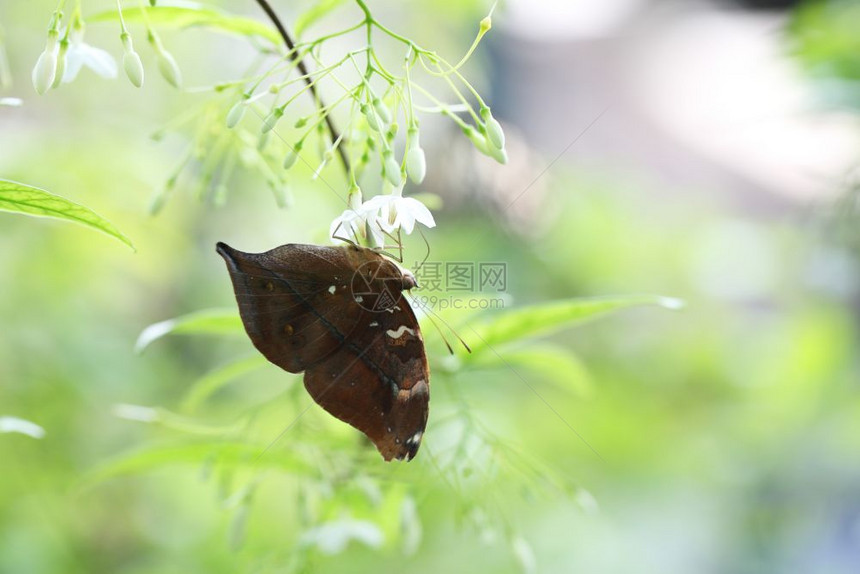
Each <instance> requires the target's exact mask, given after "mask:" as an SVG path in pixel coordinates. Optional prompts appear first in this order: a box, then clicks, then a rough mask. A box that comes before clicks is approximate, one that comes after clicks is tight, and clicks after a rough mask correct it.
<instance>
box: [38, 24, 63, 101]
mask: <svg viewBox="0 0 860 574" xmlns="http://www.w3.org/2000/svg"><path fill="white" fill-rule="evenodd" d="M58 39H59V34H58V33H57V31H56V30H51V31H50V32H48V43H47V45H46V46H45V49H44V50H43V51H42V53H41V54H39V59H38V60H37V61H36V65H35V66H34V67H33V87H34V88H36V92H37V93H38V94H40V95H41V94H44V93H45V92H47V91H48V89H49V88H50V87H51V85H52V84H53V83H54V78H56V76H57V53H58V52H59V45H58Z"/></svg>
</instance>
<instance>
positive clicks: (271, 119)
mask: <svg viewBox="0 0 860 574" xmlns="http://www.w3.org/2000/svg"><path fill="white" fill-rule="evenodd" d="M283 115H284V109H283V108H275V109H273V110H272V111H271V112H269V115H268V116H266V119H264V120H263V127H262V128H260V129H261V131H262V132H263V133H267V132H270V131H272V129H274V127H275V124H277V123H278V120H279V119H281V116H283Z"/></svg>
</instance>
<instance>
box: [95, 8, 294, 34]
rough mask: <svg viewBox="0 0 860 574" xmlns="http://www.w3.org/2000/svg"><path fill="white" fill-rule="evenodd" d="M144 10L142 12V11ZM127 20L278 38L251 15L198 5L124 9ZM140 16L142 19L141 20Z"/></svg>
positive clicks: (104, 17) (112, 13) (108, 18)
mask: <svg viewBox="0 0 860 574" xmlns="http://www.w3.org/2000/svg"><path fill="white" fill-rule="evenodd" d="M144 12H145V14H144ZM122 15H123V18H124V19H125V21H126V22H127V23H129V22H134V23H144V22H145V21H146V22H148V24H147V25H152V26H156V27H159V28H166V27H171V26H172V27H175V28H191V27H201V28H212V29H215V30H218V31H221V32H227V33H229V34H237V35H239V36H259V37H261V38H265V39H266V40H269V41H270V42H272V43H273V44H280V43H281V37H280V36H279V35H278V32H277V30H275V29H274V28H272V27H270V26H268V25H267V24H264V23H263V22H260V21H258V20H254V19H251V18H243V17H241V16H236V15H235V14H229V13H227V12H222V11H220V10H215V9H213V8H210V7H205V6H203V5H199V4H191V3H187V4H184V5H183V6H182V7H179V6H156V7H154V8H139V7H138V8H125V9H123V11H122ZM144 18H145V19H146V20H144ZM118 20H119V16H118V14H117V11H116V10H107V11H105V12H100V13H98V14H96V15H95V16H92V17H90V18H88V19H87V21H88V22H114V21H118Z"/></svg>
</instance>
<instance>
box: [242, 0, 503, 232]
mask: <svg viewBox="0 0 860 574" xmlns="http://www.w3.org/2000/svg"><path fill="white" fill-rule="evenodd" d="M356 4H358V6H359V8H361V10H362V11H363V12H364V19H363V20H362V21H360V22H359V23H358V24H356V25H354V26H351V27H349V28H346V29H344V30H341V31H338V32H334V33H331V34H329V35H328V36H325V37H323V38H321V39H318V40H315V41H313V42H309V43H297V44H295V45H293V46H292V48H291V49H290V50H289V51H288V52H287V53H286V54H283V55H281V57H280V58H279V59H278V60H277V62H275V64H274V65H273V67H272V68H270V69H269V71H267V72H265V73H263V74H260V75H258V76H256V77H254V78H253V79H249V81H248V82H246V83H236V84H234V89H235V90H236V92H235V93H236V96H237V98H236V99H233V100H232V101H230V105H229V108H227V107H225V120H226V121H225V125H226V126H227V127H228V128H230V129H235V128H238V127H239V124H240V122H241V121H242V119H243V117H244V116H245V110H246V109H249V108H251V109H254V110H255V112H256V114H255V115H258V116H259V117H260V118H262V122H261V123H260V124H259V125H260V142H261V147H262V146H263V145H265V144H266V141H267V139H268V134H270V133H273V132H274V131H275V130H276V128H277V127H278V126H279V125H283V123H285V122H286V121H287V120H289V123H290V124H291V125H290V126H285V129H284V132H283V133H281V134H278V139H280V140H282V141H283V142H284V143H285V144H286V149H285V151H284V154H285V155H282V156H280V157H282V158H283V161H282V162H281V163H282V165H283V169H284V170H290V169H292V168H293V166H295V165H296V164H297V163H304V164H306V165H310V164H309V163H308V162H309V161H313V162H316V168H315V169H314V171H313V178H317V177H319V176H320V174H321V172H322V171H323V170H324V169H325V167H326V166H327V165H328V164H330V163H331V162H332V160H333V158H335V157H336V156H337V155H338V154H339V155H340V157H341V159H342V160H343V165H344V167H345V168H346V171H347V177H348V180H349V181H351V182H356V181H359V180H360V179H361V178H362V176H363V173H364V171H365V170H366V169H367V168H368V167H369V166H372V167H373V168H375V169H376V170H378V171H377V173H378V174H379V176H380V177H379V179H378V180H375V179H374V180H371V181H381V182H382V183H381V185H382V186H387V187H389V188H392V189H393V190H394V191H393V192H392V193H388V194H385V193H383V194H380V195H377V196H375V197H373V198H371V199H370V200H368V201H366V202H361V200H360V199H359V200H358V202H357V203H356V199H355V195H356V194H355V192H354V191H351V192H350V197H349V203H350V208H349V209H348V210H346V211H345V212H344V213H343V214H342V215H341V216H340V217H338V218H337V219H336V220H335V221H334V222H333V223H332V235H333V236H336V237H342V238H345V239H349V240H350V241H360V240H362V239H363V240H365V241H366V242H368V243H369V244H371V245H380V244H381V243H382V238H383V236H384V235H386V234H391V233H392V232H393V231H396V230H402V231H404V232H406V233H410V232H411V231H412V230H413V229H414V226H415V222H416V221H417V222H419V223H422V224H424V225H427V226H428V227H432V225H433V218H432V215H431V214H430V212H429V210H428V209H427V208H426V207H425V206H424V205H423V204H421V203H420V202H419V201H417V200H415V199H414V198H411V199H410V198H403V197H402V192H401V190H402V188H403V186H404V185H405V183H406V181H407V180H409V181H411V182H412V183H414V184H421V183H422V182H423V180H424V178H425V175H426V173H427V159H426V156H425V153H424V149H423V148H422V147H421V141H420V137H419V118H418V114H419V113H425V114H437V115H441V116H443V117H447V118H449V119H450V120H451V121H453V122H454V123H455V124H456V125H457V126H458V127H459V128H460V129H461V130H462V131H463V132H464V133H465V135H466V136H467V137H468V138H469V139H470V140H471V141H472V142H473V144H474V145H475V147H476V148H477V149H478V150H479V151H480V152H481V153H484V154H485V155H488V156H489V157H492V158H493V159H495V160H496V161H498V162H499V163H506V162H507V152H506V151H505V135H504V132H503V130H502V127H501V125H500V124H499V122H498V121H497V120H496V119H495V118H494V117H493V115H492V113H491V111H490V108H489V106H488V105H487V104H486V103H485V102H484V100H483V99H482V98H481V96H480V95H479V94H478V92H477V90H475V88H474V87H473V86H472V85H471V84H470V83H469V82H468V81H467V80H466V79H465V78H464V76H463V75H462V73H461V72H460V68H461V66H462V65H463V64H464V63H465V62H466V60H467V59H468V58H469V56H470V55H471V54H472V52H473V51H474V50H475V48H476V46H477V45H478V42H479V41H480V39H481V38H482V37H483V36H484V34H486V33H487V31H489V29H490V28H491V26H492V22H491V19H490V17H489V16H488V17H486V18H484V19H483V20H482V21H481V23H480V26H479V30H478V35H477V37H476V39H475V41H474V43H473V45H472V47H471V48H470V49H469V51H468V52H467V54H466V55H465V56H464V57H463V58H462V59H461V60H460V62H458V63H457V64H451V63H448V62H447V61H446V60H445V59H444V58H442V57H441V56H439V55H438V54H437V53H436V52H434V51H431V50H427V49H425V48H422V47H421V46H419V45H417V44H416V43H414V42H413V41H411V40H409V39H407V38H405V37H403V36H400V35H399V34H396V33H395V32H393V31H391V30H390V29H389V28H387V27H386V26H385V25H383V24H381V23H380V22H379V21H378V20H376V19H375V18H374V17H373V16H372V15H371V13H370V11H369V10H368V8H367V6H366V5H365V3H364V2H363V1H361V0H357V2H356ZM353 33H355V34H359V33H361V41H363V42H364V45H363V47H360V48H357V49H355V50H353V51H350V52H348V53H346V54H345V55H343V56H342V57H341V58H339V59H338V60H336V61H334V62H331V61H323V60H322V59H321V50H319V49H318V48H319V45H320V43H321V42H323V41H325V40H326V39H329V38H334V37H344V36H348V35H352V34H353ZM375 34H382V35H383V36H386V37H388V38H389V39H393V40H395V41H397V42H401V43H402V44H403V45H404V47H405V57H404V58H403V60H402V62H401V64H400V68H394V67H388V63H385V62H383V58H381V57H380V55H379V54H377V52H376V51H375V49H374V45H373V41H372V38H373V36H374V35H375ZM304 59H307V60H308V61H310V62H311V63H312V65H313V67H314V69H313V71H308V69H307V68H306V67H305V65H304V63H303V62H304ZM296 71H298V72H299V73H300V74H299V76H298V77H293V74H294V72H296ZM421 71H423V73H424V75H426V76H430V77H432V78H435V79H442V80H443V81H444V82H445V83H447V85H448V86H449V87H450V90H451V93H452V94H453V95H454V96H455V97H456V99H457V100H458V101H457V102H455V103H445V102H443V101H442V100H440V99H438V98H437V97H436V96H435V95H434V94H433V93H432V92H431V91H430V90H428V89H425V88H424V87H423V86H422V85H421V84H420V83H419V81H418V79H417V78H415V77H413V76H416V75H417V73H418V72H421ZM347 77H349V78H352V80H346V78H347ZM329 81H331V82H334V83H335V84H337V86H338V87H339V88H340V90H341V93H342V96H341V97H340V98H338V99H337V100H335V101H333V102H331V103H329V104H323V103H322V102H321V101H320V99H319V92H318V91H317V90H318V89H319V86H320V85H322V83H323V82H329ZM297 82H302V83H303V84H304V86H303V87H301V88H299V89H295V88H294V86H295V85H296V83H297ZM304 92H309V93H310V95H311V96H312V97H313V98H314V100H315V102H316V104H317V105H316V108H315V109H314V110H313V112H312V113H310V114H307V115H303V116H301V117H298V118H296V117H295V116H293V117H292V118H290V115H291V114H290V113H289V112H290V111H291V110H292V109H293V108H290V106H291V104H293V102H295V101H296V99H297V98H298V97H299V96H300V95H301V94H302V93H304ZM265 100H269V101H271V103H270V104H268V105H266V104H263V101H265ZM346 106H348V107H349V113H348V115H345V116H344V117H345V118H346V120H345V129H344V130H343V132H342V133H340V134H338V133H337V132H336V131H335V128H334V127H333V126H334V124H335V123H340V122H337V121H335V122H333V121H332V118H333V117H334V114H335V112H336V110H337V109H338V108H339V107H346ZM288 108H289V109H288ZM228 110H229V111H228ZM403 127H405V129H403ZM288 131H289V132H293V133H292V134H289V135H288V134H287V132H288ZM309 137H310V138H311V139H312V140H315V142H316V143H317V144H319V145H318V146H314V147H318V148H319V150H318V153H316V154H313V155H310V154H309V156H307V157H306V156H303V155H302V153H301V152H302V150H303V149H307V148H308V146H306V145H305V144H306V142H307V139H308V138H309ZM314 156H315V157H314ZM312 157H313V159H311V158H312ZM299 159H301V160H302V161H301V162H298V161H297V160H299ZM311 167H313V166H311ZM363 184H364V183H363ZM353 185H354V184H353ZM356 187H357V186H356Z"/></svg>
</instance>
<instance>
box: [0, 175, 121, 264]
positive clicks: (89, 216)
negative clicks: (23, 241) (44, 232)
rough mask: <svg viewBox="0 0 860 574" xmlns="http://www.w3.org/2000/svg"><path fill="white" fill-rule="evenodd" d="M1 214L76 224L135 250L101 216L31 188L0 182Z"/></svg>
mask: <svg viewBox="0 0 860 574" xmlns="http://www.w3.org/2000/svg"><path fill="white" fill-rule="evenodd" d="M0 211H10V212H12V213H23V214H26V215H33V216H36V217H53V218H56V219H65V220H67V221H74V222H75V223H80V224H82V225H86V226H87V227H92V228H93V229H97V230H99V231H101V232H103V233H107V234H108V235H111V236H113V237H116V238H117V239H119V240H120V241H122V242H123V243H125V244H126V245H128V246H129V247H131V248H132V249H134V245H132V243H131V241H130V240H129V238H128V237H126V236H125V235H123V234H122V233H120V231H119V230H118V229H117V228H116V227H114V226H113V224H111V222H109V221H108V220H107V219H104V218H103V217H101V216H100V215H99V214H97V213H95V212H94V211H92V210H90V209H88V208H86V207H84V206H83V205H80V204H77V203H75V202H74V201H69V200H68V199H65V198H63V197H60V196H59V195H54V194H53V193H49V192H47V191H45V190H44V189H39V188H38V187H33V186H31V185H25V184H23V183H17V182H14V181H8V180H5V179H0Z"/></svg>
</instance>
